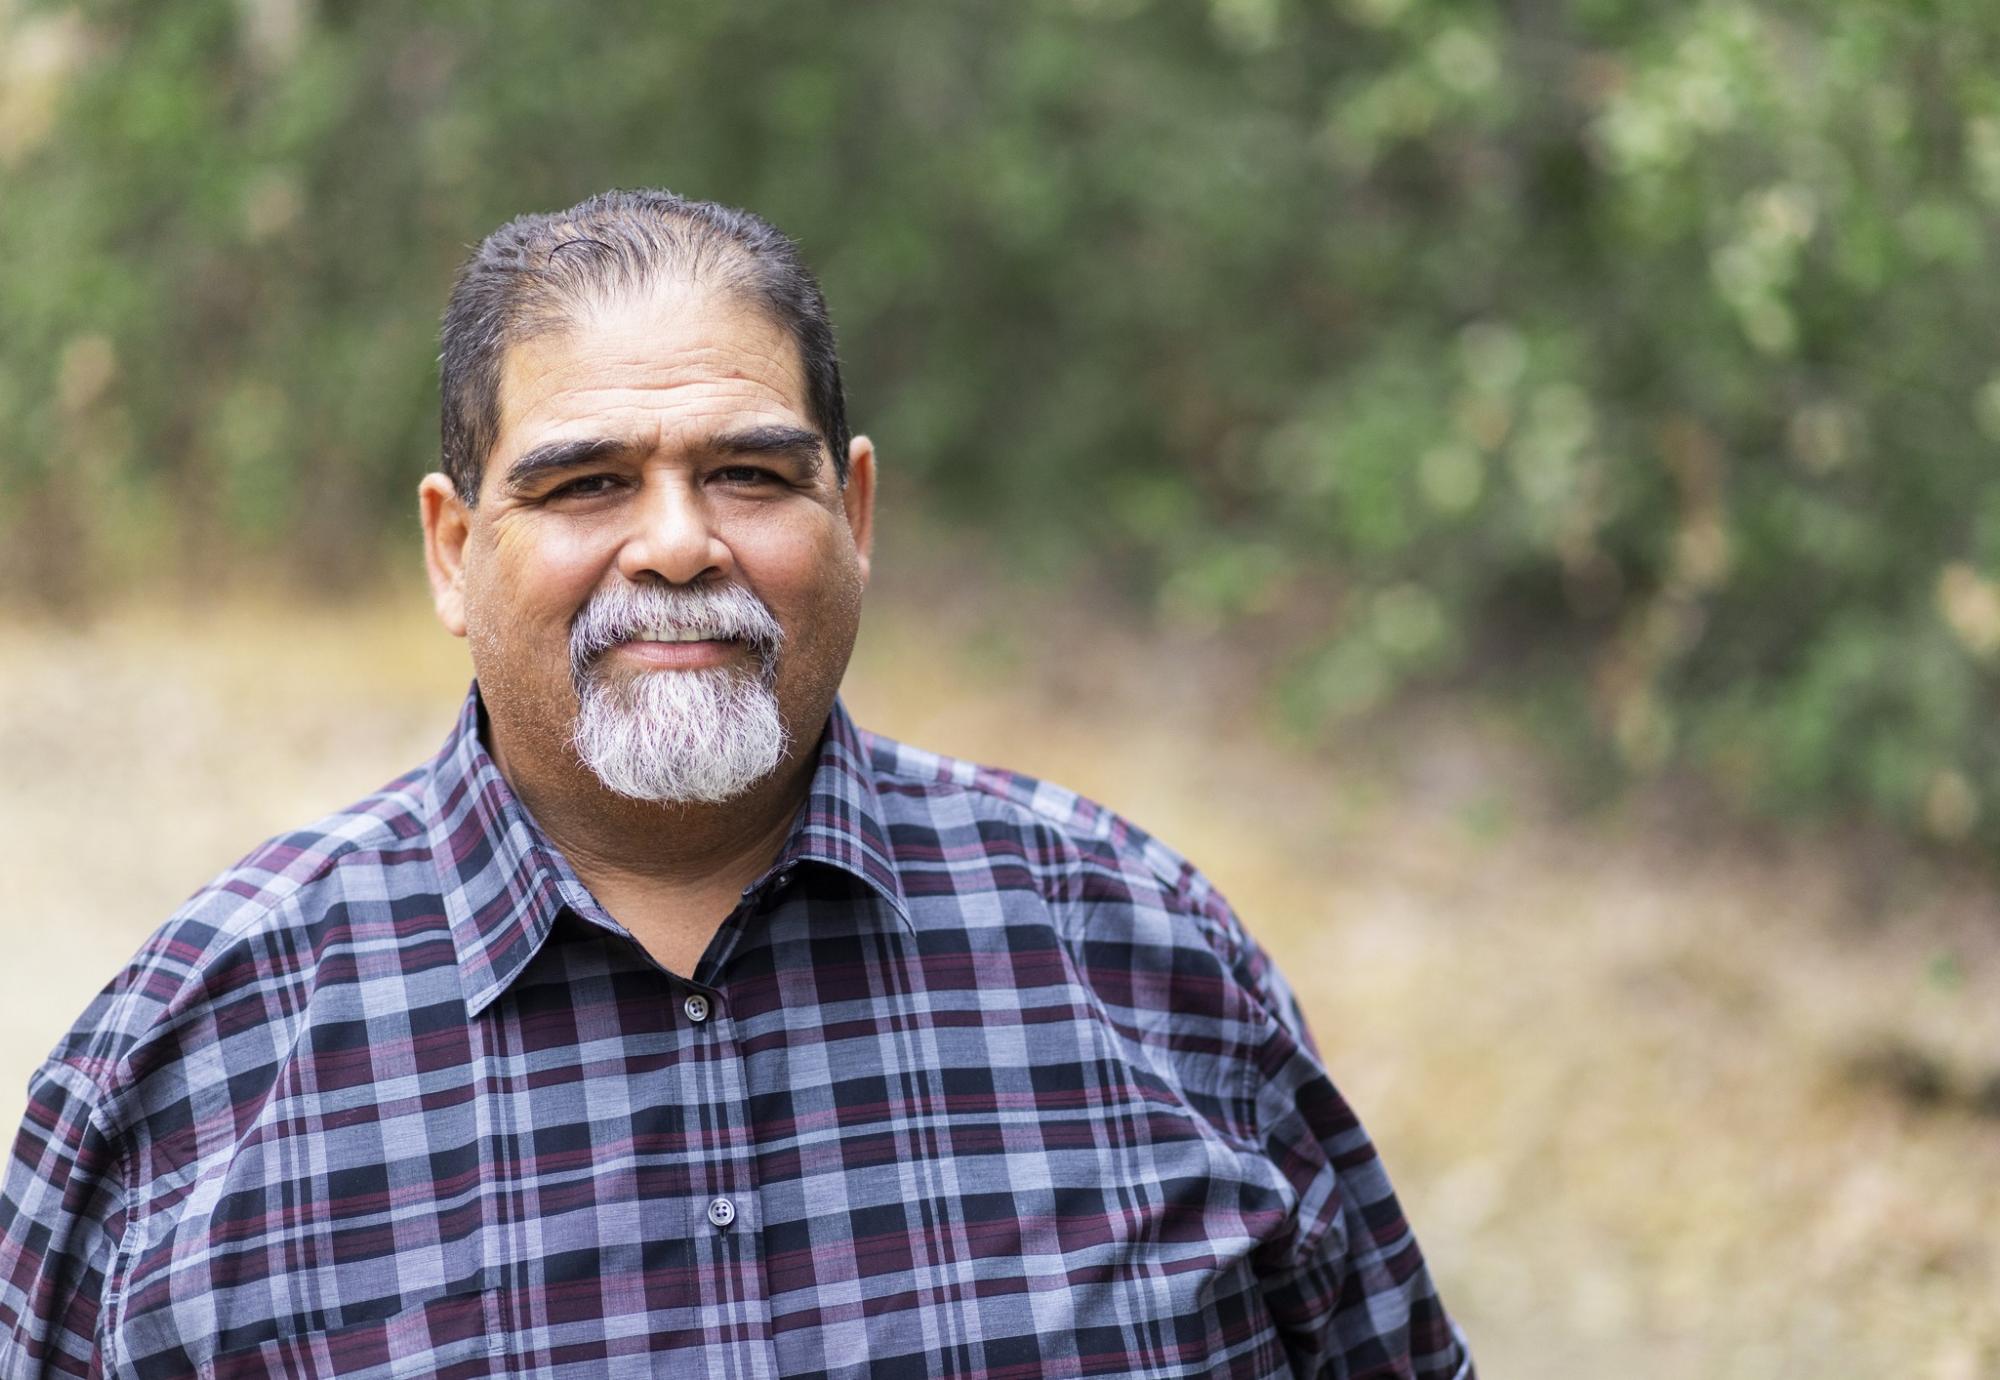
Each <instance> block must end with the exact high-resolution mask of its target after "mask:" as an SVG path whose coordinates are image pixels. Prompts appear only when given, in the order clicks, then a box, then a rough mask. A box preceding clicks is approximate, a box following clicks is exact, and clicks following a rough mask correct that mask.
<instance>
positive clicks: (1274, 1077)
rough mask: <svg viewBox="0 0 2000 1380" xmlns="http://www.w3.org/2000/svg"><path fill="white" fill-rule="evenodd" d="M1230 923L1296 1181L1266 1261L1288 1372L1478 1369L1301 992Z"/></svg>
mask: <svg viewBox="0 0 2000 1380" xmlns="http://www.w3.org/2000/svg"><path fill="white" fill-rule="evenodd" d="M1230 921H1231V923H1232V924H1234V917H1233V916H1231V917H1230ZM1236 933H1237V934H1238V935H1240V936H1241V939H1242V946H1243V947H1242V948H1241V950H1240V951H1239V953H1238V958H1237V970H1238V973H1239V975H1240V976H1241V978H1242V979H1243V980H1244V981H1245V982H1246V983H1247V984H1248V985H1249V987H1250V989H1251V991H1252V993H1253V994H1254V995H1255V996H1256V997H1257V1000H1258V1002H1259V1004H1260V1005H1262V1006H1263V1007H1264V1008H1265V1010H1266V1011H1267V1012H1268V1013H1269V1014H1270V1016H1271V1020H1272V1025H1271V1029H1270V1032H1269V1034H1268V1036H1267V1038H1266V1040H1265V1043H1264V1047H1263V1048H1262V1049H1261V1050H1260V1051H1259V1054H1258V1058H1257V1061H1256V1077H1257V1080H1258V1086H1257V1089H1256V1100H1257V1113H1258V1128H1259V1133H1260V1136H1261V1138H1262V1142H1263V1149H1264V1153H1265V1154H1266V1155H1267V1156H1269V1158H1270V1159H1271V1161H1272V1162H1273V1163H1274V1164H1275V1165H1277V1167H1278V1169H1279V1171H1280V1172H1281V1173H1283V1174H1284V1176H1285V1177H1286V1179H1288V1180H1289V1181H1290V1182H1291V1183H1292V1185H1293V1187H1294V1189H1295V1190H1296V1191H1297V1193H1298V1201H1299V1208H1298V1213H1297V1217H1296V1221H1295V1225H1294V1230H1293V1231H1292V1233H1291V1234H1290V1235H1289V1236H1288V1237H1286V1238H1284V1239H1282V1240H1280V1241H1277V1242H1274V1243H1272V1249H1271V1250H1269V1251H1268V1252H1266V1253H1265V1256H1264V1259H1263V1262H1262V1263H1263V1266H1264V1269H1263V1274H1262V1285H1263V1293H1264V1300H1265V1306H1266V1307H1267V1308H1268V1309H1269V1310H1270V1312H1271V1316H1272V1318H1273V1319H1274V1320H1275V1321H1276V1322H1277V1324H1278V1326H1279V1328H1280V1330H1281V1331H1282V1332H1283V1333H1284V1335H1285V1339H1286V1347H1287V1350H1288V1351H1289V1353H1290V1359H1291V1363H1292V1370H1293V1373H1294V1374H1295V1375H1299V1376H1312V1377H1319V1378H1321V1380H1474V1374H1475V1373H1474V1370H1473V1364H1472V1355H1471V1352H1470V1351H1469V1350H1468V1349H1467V1347H1466V1345H1465V1340H1464V1337H1463V1335H1462V1334H1461V1333H1460V1332H1459V1330H1458V1328H1457V1327H1456V1325H1454V1324H1453V1322H1452V1320H1451V1318H1450V1317H1449V1315H1447V1314H1446V1312H1445V1309H1444V1305H1443V1304H1442V1303H1441V1302H1440V1301H1439V1299H1438V1294H1437V1289H1436V1287H1435V1286H1434V1285H1433V1284H1432V1282H1431V1276H1430V1270H1429V1268H1428V1267H1427V1266H1426V1265H1425V1263H1424V1258H1423V1253H1422V1251H1420V1250H1419V1249H1418V1246H1417V1239H1416V1236H1415V1234H1414V1233H1413V1232H1412V1230H1411V1228H1410V1225H1409V1223H1408V1222H1407V1221H1406V1220H1405V1219H1404V1217H1403V1210H1402V1208H1401V1206H1400V1205H1399V1204H1398V1203H1397V1201H1396V1194H1395V1191H1394V1189H1392V1188H1391V1187H1390V1184H1389V1176H1388V1173H1387V1171H1386V1170H1385V1169H1384V1168H1383V1165H1382V1161H1381V1158H1380V1157H1379V1156H1378V1155H1377V1154H1376V1153H1375V1146H1374V1144H1373V1142H1371V1141H1370V1140H1369V1138H1368V1133H1367V1132H1366V1131H1365V1130H1364V1129H1362V1126H1361V1122H1360V1121H1359V1119H1358V1118H1356V1116H1355V1115H1354V1113H1353V1111H1352V1110H1351V1109H1350V1108H1349V1107H1348V1105H1347V1102H1346V1100H1345V1099H1344V1098H1342V1096H1341V1095H1340V1092H1339V1090H1338V1089H1337V1088H1335V1087H1334V1084H1333V1080H1332V1078H1331V1077H1330V1076H1329V1075H1328V1073H1327V1071H1326V1069H1325V1067H1324V1065H1323V1064H1322V1062H1321V1060H1320V1056H1319V1052H1318V1050H1317V1049H1316V1048H1315V1046H1314V1044H1313V1039H1312V1035H1311V1033H1310V1032H1309V1031H1308V1030H1307V1028H1306V1022H1305V1015H1304V1013H1303V1011H1302V1010H1301V1009H1300V1007H1299V1003H1298V1000H1297V998H1296V997H1295V996H1294V995H1293V993H1292V991H1291V989H1290V987H1289V986H1288V985H1287V984H1286V983H1285V980H1284V978H1283V977H1282V976H1280V974H1279V973H1278V971H1277V969H1276V967H1275V966H1273V965H1272V963H1271V961H1270V959H1269V957H1268V956H1266V955H1265V954H1264V953H1263V951H1262V950H1261V949H1259V948H1258V947H1257V945H1256V943H1255V941H1253V940H1251V939H1250V938H1249V936H1248V935H1247V934H1244V933H1243V931H1242V930H1241V929H1240V928H1237V930H1236Z"/></svg>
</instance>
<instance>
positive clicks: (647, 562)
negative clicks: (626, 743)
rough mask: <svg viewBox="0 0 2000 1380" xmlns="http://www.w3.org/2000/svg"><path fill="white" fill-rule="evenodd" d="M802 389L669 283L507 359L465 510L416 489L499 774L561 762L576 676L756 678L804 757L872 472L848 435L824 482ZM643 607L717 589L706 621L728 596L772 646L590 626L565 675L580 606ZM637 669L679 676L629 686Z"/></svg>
mask: <svg viewBox="0 0 2000 1380" xmlns="http://www.w3.org/2000/svg"><path fill="white" fill-rule="evenodd" d="M805 396H806V389H805V378H804V373H803V370H802V368H801V366H800V362H799V358H798V349H797V347H796V345H795V344H794V343H793V341H792V339H791V337H790V336H789V335H788V334H786V332H785V331H784V330H782V329H781V328H780V327H778V326H777V325H775V324H774V323H772V322H771V321H770V320H769V319H768V318H766V317H765V316H764V315H763V314H762V313H761V312H758V311H756V310H755V309H754V308H751V307H747V306H745V305H743V304H741V303H739V302H737V301H736V300H735V299H734V298H732V297H730V296H728V295H726V294H717V293H714V292H710V291H708V290H706V289H703V288H700V287H697V286H692V285H689V284H685V283H677V284H670V285H667V286H666V287H664V288H662V289H659V290H649V291H647V292H645V293H644V294H642V295H637V296H632V297H627V298H623V299H620V300H617V301H614V302H612V303H610V304H608V305H605V306H603V307H600V308H597V309H595V310H593V311H591V312H589V313H588V314H587V315H585V316H583V317H581V318H580V319H578V320H577V321H575V322H574V324H573V325H571V326H570V327H569V328H568V329H567V330H564V331H562V332H560V333H557V334H553V335H547V336H542V337H538V338H534V339H530V340H526V341H523V342H520V343H518V344H517V345H515V346H514V347H513V348H512V349H510V350H509V351H508V352H507V354H506V356H505V358H504V360H503V367H502V375H501V384H500V430H499V435H498V438H497V440H496V442H495V444H494V447H493V451H492V453H491V454H490V455H489V456H488V457H487V459H486V467H485V472H484V475H483V476H482V480H481V485H480V497H479V503H478V505H477V506H476V507H474V508H471V509H466V508H465V506H464V505H463V504H462V503H460V502H459V501H458V500H457V498H456V497H455V496H454V495H453V494H452V493H451V489H450V485H449V483H448V482H447V481H445V479H444V477H443V476H442V475H432V476H430V477H429V478H428V479H426V480H425V482H424V486H423V490H422V496H423V512H424V526H425V536H426V545H427V551H428V554H429V557H430V562H431V574H432V583H433V587H434V591H435V593H436V596H437V606H438V614H439V617H440V618H441V619H442V620H443V621H444V623H445V625H446V627H447V628H449V629H451V630H452V631H453V632H455V633H458V634H460V635H462V636H464V637H466V638H467V639H468V642H469V644H470V647H471V651H472V661H473V667H474V670H475V672H476V673H477V675H478V678H479V684H480V691H481V695H482V697H483V699H484V701H485V704H486V709H487V715H488V718H489V722H490V725H491V728H492V737H493V748H494V751H495V753H496V755H497V756H499V758H500V760H501V762H502V764H503V766H506V767H508V768H509V769H510V773H511V772H512V770H513V769H514V768H517V767H518V768H519V769H521V770H524V771H526V772H528V773H530V774H532V775H534V776H535V777H537V778H538V779H553V778H552V777H551V773H554V772H559V771H560V770H563V769H565V768H567V767H568V766H569V765H570V764H573V763H574V762H575V761H576V757H575V749H574V748H573V747H572V740H573V738H574V736H575V733H576V725H577V717H578V703H579V701H578V686H577V684H575V683H574V682H573V672H575V671H582V672H584V673H585V680H586V683H592V682H594V683H596V684H598V685H599V686H600V687H601V688H604V689H607V690H608V691H609V692H611V693H612V694H613V696H614V697H616V698H617V699H618V700H619V701H620V702H630V703H635V704H636V703H640V702H642V701H644V700H645V699H646V697H644V696H643V695H640V694H637V693H635V692H637V691H643V690H647V689H652V690H665V689H671V690H675V691H678V690H681V689H685V688H690V687H691V686H692V683H693V682H694V681H695V680H700V679H706V680H708V681H710V682H716V681H729V680H731V679H732V678H733V679H735V680H737V681H740V682H745V683H751V684H755V683H757V682H760V681H761V682H763V683H765V684H768V686H769V689H770V692H771V694H772V696H773V697H774V698H775V702H776V703H775V709H776V716H777V718H778V719H779V720H780V721H781V722H782V726H783V729H784V730H785V733H786V735H787V736H788V737H789V739H790V742H791V743H792V745H793V751H794V752H795V753H796V752H810V750H811V749H812V747H813V746H814V744H815V743H816V742H817V740H818V735H819V730H820V728H821V726H822V724H823V723H824V721H825V718H826V715H827V713H828V711H829V710H830V709H831V707H832V704H833V697H834V694H835V692H836V691H837V689H838V688H839V684H840V678H841V675H842V673H843V672H844V671H845V669H846V666H847V659H848V655H849V653H850V652H851V651H852V649H853V645H854V636H855V632H856V629H857V627H858V625H859V619H860V609H861V592H862V588H863V586H864V584H865V583H866V579H867V562H868V554H867V553H868V536H869V517H870V513H869V505H870V501H871V499H872V494H873V480H874V469H873V452H872V450H871V449H870V447H869V445H868V443H867V441H866V440H865V439H860V438H858V439H857V440H856V442H855V444H854V447H853V448H852V450H851V451H850V457H849V459H850V478H849V482H848V484H847V485H846V487H845V488H844V489H843V488H842V487H841V485H840V484H839V483H838V482H837V480H836V478H835V473H834V467H833V462H832V457H831V456H830V455H828V454H827V453H826V449H825V446H824V444H823V443H822V442H821V441H820V439H819V435H818V432H817V431H816V430H815V429H814V426H813V423H812V420H811V416H810V413H809V412H808V410H807V406H806V402H805ZM659 592H664V593H665V594H666V595H668V596H674V595H683V594H693V595H696V596H700V595H704V594H705V595H710V596H719V598H712V599H710V600H709V601H707V603H708V604H709V605H710V606H714V607H728V606H729V605H731V604H741V603H742V599H741V596H742V595H743V594H748V595H750V596H753V597H754V599H755V600H756V601H757V602H759V603H761V604H762V605H763V607H764V608H765V609H767V610H768V611H769V613H770V614H771V615H772V617H773V618H774V619H775V622H776V630H777V631H778V632H780V633H781V634H782V637H781V639H779V642H778V645H777V647H776V648H775V650H773V649H772V648H771V647H770V646H769V645H765V646H762V647H760V646H758V645H756V641H755V639H754V638H750V639H736V640H730V639H714V640H699V641H694V642H685V641H680V642H676V641H669V640H664V639H663V638H662V637H658V636H646V635H645V634H644V633H638V634H637V635H634V636H630V637H620V638H618V639H617V640H615V641H614V642H613V643H612V645H610V646H609V647H607V648H605V649H604V650H602V651H597V650H596V649H595V643H594V642H592V641H591V640H590V639H589V638H588V636H587V634H588V632H589V629H590V625H591V623H592V622H600V623H601V621H602V620H601V618H597V617H594V618H593V619H591V620H586V621H585V624H584V634H585V635H584V636H583V637H582V638H581V639H578V640H580V641H582V642H583V644H584V645H583V646H580V647H578V648H576V650H578V651H580V652H582V653H584V660H583V661H582V662H581V663H580V664H578V665H576V666H574V667H573V665H572V651H573V634H576V633H577V631H578V622H579V617H580V615H582V614H583V613H584V611H585V609H586V608H587V607H589V606H590V605H591V603H592V600H593V599H596V600H597V601H598V602H597V605H596V613H597V614H599V615H601V614H602V613H603V611H604V610H606V609H607V608H617V607H620V606H631V605H632V604H633V602H634V600H633V596H638V597H639V600H640V603H639V606H640V607H644V606H645V605H644V602H643V601H644V599H645V597H646V596H648V595H651V594H655V593H659ZM683 602H685V601H683ZM696 602H697V603H700V601H699V600H697V601H696ZM661 606H662V607H665V606H671V605H664V604H663V605H661ZM613 626H614V627H617V626H618V620H615V619H614V620H613ZM673 635H674V634H673V633H672V631H671V630H669V631H668V632H667V634H666V636H668V637H671V636H673ZM657 676H672V677H681V678H683V679H682V683H681V684H678V685H669V684H668V683H666V682H652V683H650V684H648V685H641V684H640V681H641V678H645V677H657ZM654 702H659V703H665V702H673V703H676V704H682V705H687V704H693V705H696V706H699V705H701V704H703V703H705V701H704V700H702V698H701V697H700V696H695V697H693V698H692V699H689V698H687V697H685V696H681V695H678V694H674V695H669V696H666V697H665V698H664V699H660V698H659V697H654ZM600 775H602V773H601V772H600ZM628 793H629V792H628Z"/></svg>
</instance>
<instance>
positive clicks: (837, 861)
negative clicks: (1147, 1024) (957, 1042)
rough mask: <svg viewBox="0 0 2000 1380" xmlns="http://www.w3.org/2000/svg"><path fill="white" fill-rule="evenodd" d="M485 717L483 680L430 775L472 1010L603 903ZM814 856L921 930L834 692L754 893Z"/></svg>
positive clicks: (442, 874) (856, 739)
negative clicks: (488, 733) (801, 785)
mask: <svg viewBox="0 0 2000 1380" xmlns="http://www.w3.org/2000/svg"><path fill="white" fill-rule="evenodd" d="M482 717H483V711H482V708H481V705H480V700H479V687H478V685H477V684H476V683H475V684H474V685H473V687H472V688H471V690H469V691H468V692H467V693H466V697H465V703H464V705H463V706H462V707H461V708H460V710H459V715H458V722H457V723H456V724H455V725H453V727H452V730H451V733H450V735H449V736H448V737H447V738H446V739H445V742H444V747H443V748H442V749H441V750H440V751H439V753H438V755H437V757H436V758H435V759H434V760H433V762H432V763H431V770H430V774H429V781H428V784H427V786H426V791H427V794H428V801H427V804H428V806H429V818H430V844H431V853H432V856H433V858H434V859H435V860H436V863H437V869H438V878H439V882H440V891H441V893H442V896H443V899H444V909H445V916H446V919H447V920H448V921H449V923H450V926H451V936H452V943H453V945H454V946H455V947H456V949H457V952H458V963H459V969H460V971H461V972H462V973H463V974H464V975H465V993H466V1010H467V1014H469V1015H475V1016H476V1015H478V1014H479V1012H481V1011H482V1010H484V1009H485V1008H486V1007H487V1006H488V1005H490V1004H491V1003H492V1001H493V999H494V998H495V997H497V996H499V995H500V993H501V992H503V991H505V990H506V988H507V986H508V985H509V984H510V983H511V982H513V980H514V978H515V977H516V976H518V975H519V974H520V972H521V970H522V969H523V968H525V967H526V966H527V964H528V961H529V960H530V959H532V958H533V957H534V956H535V953H536V952H537V951H538V950H539V949H540V948H541V946H542V944H543V942H544V941H545V940H546V939H547V938H548V935H549V931H550V930H551V929H552V928H553V927H554V925H555V921H556V916H557V915H558V914H560V913H561V911H562V910H563V908H564V907H565V906H568V907H570V908H572V909H575V910H579V911H582V910H586V909H588V910H595V909H596V907H595V905H594V904H593V903H592V902H591V900H590V894H589V892H588V890H587V889H586V888H585V887H584V885H583V883H582V882H581V881H580V880H579V879H578V878H577V875H576V873H575V871H574V870H573V869H572V868H571V867H570V865H569V860H568V859H566V858H565V857H563V855H562V853H561V851H560V850H558V849H557V848H556V847H555V846H554V845H553V844H551V843H550V842H549V840H548V837H547V836H546V835H545V834H543V833H542V831H541V828H540V826H538V825H537V824H536V823H535V821H534V818H533V817H532V816H531V815H529V813H528V811H527V808H526V807H525V806H523V805H522V804H521V802H520V801H519V800H518V799H516V798H515V796H514V792H513V791H512V790H511V789H510V788H509V787H508V785H507V781H506V778H505V777H503V776H501V774H500V768H499V767H498V766H497V765H495V763H494V761H493V758H492V756H491V755H490V754H489V753H488V752H487V750H486V744H485V743H484V742H482V741H481V740H480V735H479V729H480V721H481V719H482ZM808 862H811V863H820V864H823V865H825V866H828V867H833V868H837V869H839V870H840V871H843V872H846V873H848V874H850V875H851V876H854V877H856V878H858V879H859V880H860V881H862V882H863V883H865V884H866V885H867V886H868V887H870V888H871V889H872V890H874V891H875V892H876V893H877V894H878V895H879V896H881V898H882V899H883V900H884V901H885V902H887V904H888V907H889V910H890V911H891V912H892V913H893V914H894V915H895V916H896V918H897V919H898V920H899V921H900V922H901V923H902V925H903V926H904V927H905V928H906V929H912V930H913V929H914V925H913V924H912V922H911V919H910V910H909V902H908V900H907V898H906V897H905V896H904V894H903V885H902V879H901V877H900V876H899V874H898V872H897V869H896V865H895V860H894V855H893V853H892V852H891V851H890V845H889V834H888V829H887V826H886V825H885V824H884V823H883V820H882V805H881V800H880V797H879V796H878V795H877V794H876V790H875V778H874V773H873V771H872V770H871V769H870V765H869V754H868V746H867V742H866V739H865V738H864V736H863V735H862V733H861V731H860V729H858V728H857V727H855V724H854V721H853V720H852V719H851V718H850V717H848V713H847V709H846V707H845V706H844V705H842V704H841V703H840V702H839V701H837V700H836V701H835V703H834V706H833V712H832V714H831V715H829V716H828V719H827V725H826V732H825V733H824V734H823V735H822V737H821V739H820V745H819V761H818V763H817V765H816V766H815V767H814V770H813V777H812V783H811V785H810V786H809V787H808V788H807V792H806V800H805V804H804V805H803V807H801V809H800V811H799V814H798V817H797V818H796V819H795V820H794V821H793V823H792V831H791V834H790V835H789V836H788V837H787V839H786V840H785V846H784V847H783V848H782V849H780V850H779V853H778V860H777V862H776V863H774V864H773V865H772V867H771V869H770V870H769V871H768V872H767V873H766V874H765V875H764V877H763V878H760V879H759V880H758V882H757V883H755V884H754V885H753V886H751V887H750V888H748V889H747V890H746V892H745V894H746V895H748V894H749V893H750V892H753V891H756V890H758V889H759V888H761V887H762V886H764V885H765V883H766V882H768V881H770V880H771V879H773V878H776V877H779V876H782V875H784V874H788V873H790V872H791V871H792V870H793V869H795V868H796V867H797V866H798V865H800V864H802V863H808Z"/></svg>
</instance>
